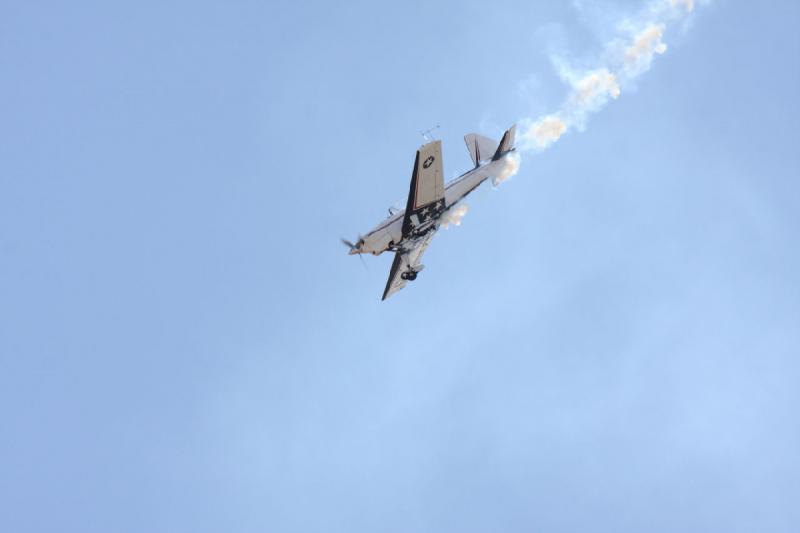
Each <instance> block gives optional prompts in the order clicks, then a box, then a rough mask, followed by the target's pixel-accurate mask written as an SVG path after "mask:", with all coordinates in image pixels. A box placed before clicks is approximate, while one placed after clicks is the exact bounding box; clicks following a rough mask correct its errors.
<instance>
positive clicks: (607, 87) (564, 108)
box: [498, 0, 695, 183]
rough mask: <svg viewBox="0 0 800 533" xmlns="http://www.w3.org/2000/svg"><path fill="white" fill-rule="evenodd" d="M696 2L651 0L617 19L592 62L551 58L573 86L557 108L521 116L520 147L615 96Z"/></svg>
mask: <svg viewBox="0 0 800 533" xmlns="http://www.w3.org/2000/svg"><path fill="white" fill-rule="evenodd" d="M694 7H695V0H652V1H651V2H650V3H648V4H647V5H646V6H645V8H644V9H643V10H642V11H641V12H640V13H639V14H638V15H637V16H635V17H629V18H627V19H623V20H621V21H619V22H618V23H617V30H618V31H617V34H618V36H617V37H616V38H615V39H612V40H611V42H609V43H608V44H607V45H606V47H605V51H604V54H603V60H602V61H600V64H599V65H597V66H596V67H595V68H592V69H589V70H585V71H583V72H579V73H576V72H574V71H573V70H571V69H570V68H568V67H567V66H565V65H564V64H563V62H562V61H555V63H556V64H557V65H558V66H559V70H560V74H561V76H562V77H563V78H564V79H565V80H566V81H567V82H568V83H569V84H570V85H571V91H570V93H569V95H568V96H567V98H566V99H565V100H564V103H563V104H562V105H561V107H560V108H559V109H558V110H557V111H555V112H553V113H549V114H547V115H545V116H542V117H539V118H537V119H531V118H524V119H522V120H520V126H521V129H520V143H519V144H520V148H521V149H522V150H524V151H542V150H544V149H546V148H548V147H549V146H551V145H552V144H553V143H555V142H556V141H558V140H559V139H560V138H561V137H562V136H563V135H564V134H565V133H567V132H568V131H569V130H570V129H572V128H576V129H582V128H583V127H584V126H585V123H586V120H587V117H588V115H589V114H591V113H595V112H597V111H599V110H600V109H602V108H603V107H605V105H606V104H607V103H608V102H609V101H610V100H613V99H616V98H619V96H620V95H621V94H622V92H623V89H624V88H626V87H629V86H630V85H631V84H632V83H633V82H634V81H635V80H636V78H638V77H639V76H641V75H642V74H643V73H645V72H647V71H648V70H649V69H650V66H651V64H652V62H653V59H654V57H655V56H656V55H660V54H663V53H664V52H666V51H667V45H666V44H665V43H664V40H663V39H664V32H665V31H666V29H667V27H668V25H670V24H674V23H676V22H680V21H682V20H685V19H686V17H687V16H689V14H690V13H691V12H692V11H693V10H694ZM507 177H508V176H506V178H507ZM503 179H505V178H503ZM502 181H503V180H499V181H498V183H499V182H502Z"/></svg>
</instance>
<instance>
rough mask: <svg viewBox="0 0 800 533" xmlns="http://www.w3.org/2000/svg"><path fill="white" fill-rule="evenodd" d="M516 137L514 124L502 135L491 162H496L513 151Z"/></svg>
mask: <svg viewBox="0 0 800 533" xmlns="http://www.w3.org/2000/svg"><path fill="white" fill-rule="evenodd" d="M516 136H517V125H516V124H514V125H513V126H511V128H509V130H508V131H507V132H505V133H504V134H503V138H502V139H501V140H500V146H498V147H497V151H496V152H495V153H494V157H492V161H497V160H498V159H500V158H501V157H503V156H504V155H506V154H507V153H508V152H510V151H512V150H513V149H514V141H515V139H516Z"/></svg>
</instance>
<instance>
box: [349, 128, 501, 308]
mask: <svg viewBox="0 0 800 533" xmlns="http://www.w3.org/2000/svg"><path fill="white" fill-rule="evenodd" d="M515 133H516V126H512V127H511V128H510V129H509V130H508V131H506V132H505V134H504V135H503V138H502V140H501V141H500V143H499V144H498V143H497V141H493V140H492V139H489V138H487V137H483V136H481V135H478V134H475V133H471V134H469V135H467V136H465V137H464V141H465V142H466V144H467V149H468V150H469V155H470V157H471V158H472V162H473V163H474V164H475V167H474V168H473V169H472V170H470V171H468V172H466V173H464V174H462V175H461V176H459V177H457V178H455V179H453V180H452V181H450V182H449V183H448V184H447V185H445V184H444V173H443V171H442V143H441V141H433V142H429V143H427V144H425V145H423V146H421V147H420V149H419V150H418V151H417V157H416V160H415V161H414V170H413V172H412V174H411V188H410V190H409V193H408V202H407V204H406V208H405V210H404V211H403V210H395V209H389V217H388V218H387V219H386V220H384V221H383V222H381V223H380V224H378V225H377V226H376V227H375V228H374V229H373V230H372V231H370V232H369V233H367V234H366V235H364V236H359V239H358V241H357V242H356V243H355V244H353V243H352V242H350V241H347V240H345V239H342V242H343V243H344V244H345V245H347V246H348V247H349V248H350V254H351V255H352V254H365V253H370V254H373V255H380V254H381V253H383V252H385V251H387V250H391V251H393V252H395V256H394V262H393V263H392V269H391V271H390V272H389V280H388V281H387V282H386V289H385V290H384V291H383V298H382V299H383V300H385V299H386V298H388V297H389V296H391V295H392V294H394V293H395V292H397V291H399V290H400V289H402V288H403V287H405V286H406V282H408V281H413V280H415V279H416V278H417V274H418V273H419V272H420V271H421V270H422V269H423V268H424V265H422V263H420V260H421V259H422V254H423V253H425V249H426V248H427V247H428V244H430V242H431V239H432V238H433V236H434V234H435V233H436V231H437V230H438V229H439V226H440V225H441V223H442V222H443V221H446V220H447V218H446V217H447V216H448V212H449V210H450V209H452V208H453V207H454V206H455V205H456V204H457V203H458V202H459V201H460V200H461V199H462V198H464V197H465V196H466V195H468V194H469V193H471V192H472V191H474V190H475V189H476V188H477V187H478V186H479V185H480V184H481V183H483V182H484V181H485V180H486V179H487V178H492V179H493V180H497V179H501V178H502V177H504V174H507V173H508V172H509V167H510V166H511V165H514V164H515V161H516V160H513V159H512V158H510V157H509V154H512V152H514V151H515V149H514V136H515ZM512 157H516V155H514V156H512Z"/></svg>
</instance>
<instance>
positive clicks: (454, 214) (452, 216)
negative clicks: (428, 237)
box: [439, 204, 469, 229]
mask: <svg viewBox="0 0 800 533" xmlns="http://www.w3.org/2000/svg"><path fill="white" fill-rule="evenodd" d="M467 211H469V206H468V205H467V204H458V205H456V206H454V207H451V208H450V209H448V210H447V211H445V213H444V215H442V218H441V220H440V222H439V224H440V225H441V226H442V227H443V228H444V229H448V228H449V227H450V224H453V225H454V226H460V225H461V219H462V218H464V215H466V214H467Z"/></svg>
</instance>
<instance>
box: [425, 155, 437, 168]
mask: <svg viewBox="0 0 800 533" xmlns="http://www.w3.org/2000/svg"><path fill="white" fill-rule="evenodd" d="M434 161H436V158H435V157H433V156H432V155H431V156H428V159H426V160H425V162H424V163H422V168H428V167H429V166H431V165H432V164H433V162H434Z"/></svg>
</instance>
